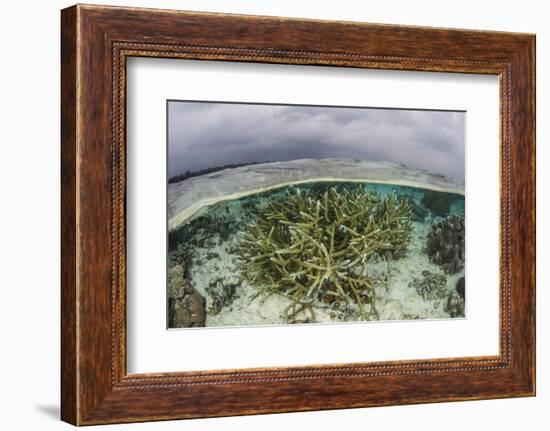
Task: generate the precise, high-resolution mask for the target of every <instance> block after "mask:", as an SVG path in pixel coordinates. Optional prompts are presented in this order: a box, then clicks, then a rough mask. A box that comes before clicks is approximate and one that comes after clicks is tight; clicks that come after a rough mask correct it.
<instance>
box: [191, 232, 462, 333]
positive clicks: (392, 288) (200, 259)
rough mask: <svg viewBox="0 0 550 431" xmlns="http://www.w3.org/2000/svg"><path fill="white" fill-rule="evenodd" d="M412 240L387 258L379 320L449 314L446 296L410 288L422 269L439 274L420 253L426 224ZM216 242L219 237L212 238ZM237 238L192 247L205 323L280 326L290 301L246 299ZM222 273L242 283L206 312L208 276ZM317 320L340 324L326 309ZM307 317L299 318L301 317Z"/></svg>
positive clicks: (378, 268)
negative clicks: (400, 253)
mask: <svg viewBox="0 0 550 431" xmlns="http://www.w3.org/2000/svg"><path fill="white" fill-rule="evenodd" d="M414 228H415V234H414V235H413V238H414V241H413V243H412V244H411V247H410V250H409V253H408V255H407V256H406V257H404V258H402V259H400V260H397V261H392V262H390V283H389V289H387V290H386V288H385V287H378V288H377V300H376V308H377V311H378V313H379V316H380V320H407V319H447V318H450V316H449V314H448V313H447V312H445V311H444V307H445V302H446V300H439V301H426V300H424V299H423V298H422V297H421V296H420V295H419V294H418V293H417V292H416V290H415V289H414V287H409V282H410V281H411V279H412V278H413V277H418V276H420V274H421V272H422V271H424V270H429V271H432V272H440V271H441V270H440V268H439V267H438V266H437V265H435V264H433V263H431V262H430V261H429V259H428V256H427V255H426V254H425V253H423V252H422V249H423V247H424V246H425V244H426V236H427V234H428V232H429V229H430V224H428V223H427V222H426V223H414ZM212 239H213V240H214V241H215V242H216V244H217V240H218V237H217V235H215V236H214V237H213V238H212ZM237 241H238V238H237V235H233V236H232V237H231V238H230V239H229V240H228V241H226V242H224V243H222V244H221V245H215V246H213V247H206V248H201V249H196V251H197V257H195V258H194V262H193V265H192V268H191V277H192V284H193V286H194V287H195V289H197V290H198V291H199V293H201V295H203V296H204V297H205V298H206V307H207V319H206V326H210V327H211V326H248V325H280V324H285V323H287V322H286V321H285V319H284V318H283V317H282V316H281V313H282V312H283V310H284V309H285V308H286V306H287V305H289V303H290V301H289V300H288V299H286V298H284V297H281V296H277V295H272V296H270V297H268V298H257V299H255V300H253V301H252V302H251V301H250V296H251V295H252V294H253V293H254V290H253V288H251V287H250V286H248V285H247V284H246V282H242V281H241V280H240V276H239V274H238V272H237V270H236V266H235V264H234V262H233V259H234V257H235V256H234V255H231V254H230V253H229V252H228V250H230V249H231V247H233V246H234V245H235V244H236V242H237ZM209 252H215V253H218V254H219V257H214V258H212V259H207V258H206V255H207V253H209ZM386 269H387V264H386V263H385V262H378V263H373V265H372V271H373V272H379V273H381V274H382V273H384V272H385V271H386ZM463 275H464V272H460V273H458V274H454V275H452V276H447V289H448V291H451V290H452V289H454V287H455V285H456V282H457V281H458V279H459V278H460V277H462V276H463ZM217 277H222V278H223V280H224V283H240V286H239V287H237V289H236V292H235V298H234V300H233V302H232V303H231V304H230V305H229V306H227V307H224V308H222V310H221V311H220V312H219V313H218V314H216V315H213V314H212V313H208V309H209V307H210V305H211V303H212V299H211V298H210V296H209V295H208V293H207V291H206V288H207V287H208V284H209V282H210V281H211V280H213V279H216V278H217ZM315 313H316V321H317V322H327V323H328V322H338V321H341V320H339V319H338V318H334V316H333V315H334V313H333V312H332V311H331V310H330V309H328V308H327V309H317V308H316V309H315ZM305 317H307V316H305V315H304V316H298V318H305Z"/></svg>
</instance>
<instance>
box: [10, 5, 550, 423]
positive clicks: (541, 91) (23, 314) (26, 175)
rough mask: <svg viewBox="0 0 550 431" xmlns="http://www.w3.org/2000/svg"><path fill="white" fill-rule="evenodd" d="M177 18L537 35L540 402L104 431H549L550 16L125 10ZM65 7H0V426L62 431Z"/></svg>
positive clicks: (439, 9) (529, 11) (491, 10)
mask: <svg viewBox="0 0 550 431" xmlns="http://www.w3.org/2000/svg"><path fill="white" fill-rule="evenodd" d="M102 3H104V4H118V5H131V6H144V7H162V8H172V9H187V10H204V11H217V12H233V13H248V14H262V15H281V16H293V17H307V18H321V19H339V20H356V21H369V22H379V23H391V24H412V25H428V26H439V27H456V28H477V29H487V30H505V31H520V32H531V33H536V34H537V76H538V79H537V92H538V95H537V96H538V97H537V117H538V119H539V121H538V124H537V140H538V174H537V177H538V178H537V180H538V205H537V208H538V221H539V224H538V241H537V242H538V246H537V248H538V262H539V268H538V289H537V290H538V298H537V301H538V306H537V311H538V321H537V325H538V331H537V332H538V347H537V353H538V382H537V383H538V396H537V397H536V398H524V399H509V400H495V401H476V402H461V403H445V404H434V405H418V406H406V407H385V408H372V409H356V410H341V411H328V412H311V413H293V414H284V415H268V416H248V417H237V418H221V419H207V420H195V421H185V422H181V421H179V422H178V421H175V422H163V423H155V424H134V425H122V426H118V427H116V428H115V427H112V426H106V427H100V428H105V429H135V430H138V429H139V430H141V429H144V430H153V429H154V430H168V429H183V430H225V429H239V430H257V429H269V430H275V429H313V428H316V429H319V430H330V429H342V428H344V427H351V428H353V429H364V428H368V429H373V430H380V429H388V430H393V429H407V430H426V431H428V430H438V431H440V430H442V429H444V430H446V431H451V430H469V429H481V428H482V427H484V428H485V429H499V430H517V429H523V428H526V429H533V430H542V429H548V426H549V423H550V414H549V410H550V409H549V406H550V373H549V371H548V369H549V365H548V363H549V361H550V352H549V345H550V343H549V342H548V338H549V329H548V326H549V324H550V319H549V318H548V309H549V306H550V296H549V295H548V294H545V291H544V290H545V289H544V288H545V285H548V283H549V277H550V272H549V271H548V270H546V271H545V269H546V268H545V267H544V262H548V260H549V259H550V249H549V244H550V229H549V228H548V224H545V223H544V220H545V219H546V220H548V219H549V217H550V194H549V193H548V192H547V191H546V190H545V188H544V187H545V186H546V185H548V184H549V181H550V170H548V169H545V166H546V165H547V164H548V163H550V150H549V149H548V147H547V146H546V145H544V144H545V143H546V141H547V140H548V134H549V133H550V127H549V126H548V122H547V121H545V119H547V118H549V117H550V99H549V97H550V92H549V84H550V78H549V77H550V67H549V66H550V65H549V54H548V53H549V52H550V27H548V18H550V14H549V13H548V12H547V11H546V9H545V3H546V2H544V1H536V0H523V1H514V2H511V1H504V0H500V1H486V2H481V1H479V0H477V1H470V0H462V1H460V2H452V3H451V2H441V1H420V0H417V1H406V0H403V1H389V0H388V1H383V2H359V1H353V0H339V1H337V2H334V1H323V2H320V1H305V0H302V1H299V0H284V1H283V0H263V1H260V0H256V1H244V0H241V1H239V0H225V1H224V0H201V1H198V0H196V1H193V0H181V1H168V0H160V1H153V0H148V1H145V0H141V1H140V0H130V1H123V0H119V1H117V2H111V1H106V0H105V1H102ZM70 4H71V3H70V2H66V1H59V0H50V1H11V2H4V3H3V4H2V12H1V14H0V32H1V36H2V37H1V39H0V40H1V41H2V42H1V43H2V63H1V65H0V78H1V79H0V103H1V105H0V106H1V113H0V114H1V115H0V118H1V123H0V184H1V188H0V193H1V194H0V196H1V199H2V207H1V209H0V217H1V220H0V262H1V264H0V289H1V290H0V292H1V296H0V328H1V330H0V331H1V332H0V334H1V337H2V340H1V344H0V345H1V346H2V347H1V348H0V352H1V353H0V373H1V379H0V405H1V406H2V408H1V409H0V427H1V428H2V429H7V430H18V429H40V430H50V429H52V430H53V429H55V430H57V429H69V428H70V427H69V425H66V424H63V423H61V422H59V421H58V419H57V417H58V411H59V402H58V400H59V266H60V263H59V218H60V215H59V108H60V107H59V88H60V84H59V81H60V80H59V10H60V9H61V8H63V7H66V6H69V5H70Z"/></svg>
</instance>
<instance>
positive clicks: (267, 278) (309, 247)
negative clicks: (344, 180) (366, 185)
mask: <svg viewBox="0 0 550 431" xmlns="http://www.w3.org/2000/svg"><path fill="white" fill-rule="evenodd" d="M412 230H413V227H412V224H411V221H410V209H409V207H408V205H407V203H406V202H405V201H403V200H398V199H397V198H396V197H395V196H394V195H390V196H388V197H384V198H382V197H381V196H380V195H379V194H377V193H375V192H364V191H362V190H360V189H355V190H343V191H341V192H339V191H338V190H337V189H336V188H331V189H329V190H327V191H325V192H324V193H322V194H318V195H317V196H316V195H315V193H314V192H311V191H305V192H300V191H299V189H298V190H297V191H295V192H293V193H290V194H289V195H288V196H286V197H285V198H283V199H275V200H272V201H271V202H269V204H268V206H267V207H266V208H265V209H264V211H263V212H262V214H260V215H258V217H257V218H256V220H255V221H254V222H253V223H252V224H250V225H249V226H247V228H246V229H245V232H244V234H243V236H242V239H241V241H240V243H239V251H238V254H239V259H238V262H239V263H240V264H241V265H242V268H243V269H242V273H243V275H244V277H245V279H246V280H247V281H248V282H249V283H250V284H251V286H253V288H254V289H255V290H256V295H257V296H266V295H271V294H278V295H282V296H284V297H286V298H288V299H290V303H289V304H288V306H287V307H286V308H285V310H284V313H285V317H287V318H289V319H290V320H292V319H294V318H295V317H296V316H297V315H298V313H299V312H301V311H304V310H308V311H309V313H310V315H311V316H310V317H311V319H312V320H315V311H314V309H315V306H316V304H319V303H324V304H334V303H336V302H338V304H340V307H346V306H349V305H350V304H351V303H354V304H356V305H357V307H358V309H359V315H360V317H361V318H364V319H369V320H370V319H371V317H372V314H373V313H374V312H375V307H374V306H373V299H374V296H375V293H374V287H375V283H376V279H375V277H373V275H372V274H371V273H370V271H369V265H370V263H371V262H372V261H373V259H377V258H386V259H398V258H399V257H402V256H404V255H405V254H406V252H407V247H408V245H409V243H410V241H411V233H412ZM366 304H371V307H369V311H368V312H367V310H366V309H365V305H366Z"/></svg>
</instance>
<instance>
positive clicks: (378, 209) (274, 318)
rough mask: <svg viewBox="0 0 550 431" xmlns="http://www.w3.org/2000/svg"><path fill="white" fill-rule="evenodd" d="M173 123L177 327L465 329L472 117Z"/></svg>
mask: <svg viewBox="0 0 550 431" xmlns="http://www.w3.org/2000/svg"><path fill="white" fill-rule="evenodd" d="M167 111H168V112H167V114H168V115H167V119H168V125H167V127H168V139H167V140H168V179H167V181H168V192H167V200H168V202H167V219H168V220H167V235H168V263H167V323H168V325H167V326H168V328H195V327H222V326H224V327H232V326H249V325H254V326H258V325H283V324H315V323H339V322H365V321H392V320H412V319H451V318H464V317H465V315H466V313H465V296H466V289H465V287H466V286H465V189H464V180H465V127H466V126H465V122H466V114H465V112H462V111H442V110H413V109H393V108H392V109H388V108H367V107H339V106H309V105H280V104H252V103H228V102H205V101H178V100H169V101H168V102H167Z"/></svg>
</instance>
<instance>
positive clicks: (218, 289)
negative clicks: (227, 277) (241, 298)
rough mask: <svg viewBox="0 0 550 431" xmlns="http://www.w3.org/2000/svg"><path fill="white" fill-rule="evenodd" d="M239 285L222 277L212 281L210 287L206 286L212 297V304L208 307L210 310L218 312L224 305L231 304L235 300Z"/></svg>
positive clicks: (210, 311)
mask: <svg viewBox="0 0 550 431" xmlns="http://www.w3.org/2000/svg"><path fill="white" fill-rule="evenodd" d="M237 287H238V283H228V282H224V280H223V278H221V277H218V278H216V279H215V280H212V281H210V283H209V284H208V287H207V288H206V292H207V293H208V295H209V296H210V298H211V304H210V307H209V308H208V312H209V313H212V314H218V313H219V312H220V311H221V309H222V308H223V307H226V306H228V305H230V304H231V302H233V298H234V296H235V290H236V288H237Z"/></svg>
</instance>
